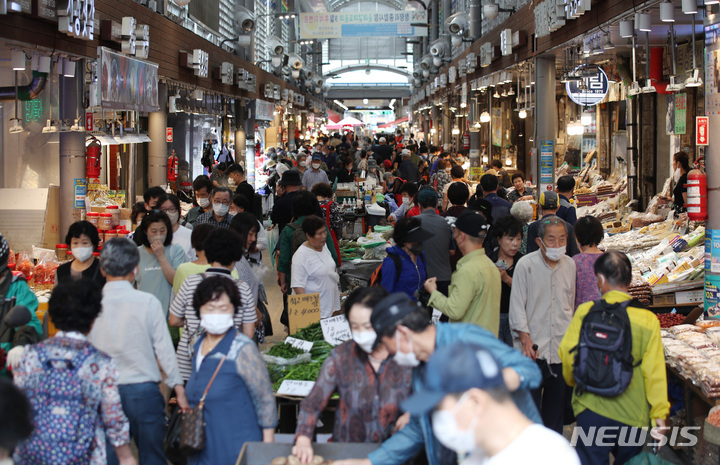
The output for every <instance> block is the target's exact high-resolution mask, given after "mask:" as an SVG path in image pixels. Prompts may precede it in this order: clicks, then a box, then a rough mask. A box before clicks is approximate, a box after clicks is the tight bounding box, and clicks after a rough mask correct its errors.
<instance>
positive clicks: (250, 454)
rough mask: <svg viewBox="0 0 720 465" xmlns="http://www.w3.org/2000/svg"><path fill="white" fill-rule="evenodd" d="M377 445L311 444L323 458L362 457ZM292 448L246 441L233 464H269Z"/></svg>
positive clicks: (289, 451)
mask: <svg viewBox="0 0 720 465" xmlns="http://www.w3.org/2000/svg"><path fill="white" fill-rule="evenodd" d="M378 447H380V444H376V443H348V442H346V443H327V444H313V451H315V455H322V456H323V457H324V458H325V460H343V459H362V458H366V457H367V456H368V454H369V453H370V452H372V451H374V450H375V449H377V448H378ZM292 448H293V445H292V444H280V443H265V442H246V443H245V445H244V446H243V448H242V450H241V451H240V455H239V456H238V459H237V462H235V465H270V462H272V460H273V459H274V458H276V457H287V456H288V455H290V454H291V451H292Z"/></svg>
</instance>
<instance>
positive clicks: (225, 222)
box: [195, 187, 233, 228]
mask: <svg viewBox="0 0 720 465" xmlns="http://www.w3.org/2000/svg"><path fill="white" fill-rule="evenodd" d="M232 197H233V193H232V191H231V190H230V189H228V188H227V187H216V188H214V189H213V191H212V194H211V195H210V200H211V201H212V210H211V211H208V212H207V213H203V214H202V215H200V216H199V217H198V219H197V221H196V222H195V224H204V223H209V224H211V225H213V226H215V227H217V228H229V227H230V220H232V218H230V215H228V213H230V204H231V203H232Z"/></svg>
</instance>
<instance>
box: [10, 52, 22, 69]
mask: <svg viewBox="0 0 720 465" xmlns="http://www.w3.org/2000/svg"><path fill="white" fill-rule="evenodd" d="M12 69H13V70H14V71H25V52H23V51H22V50H13V51H12Z"/></svg>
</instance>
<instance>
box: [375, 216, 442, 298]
mask: <svg viewBox="0 0 720 465" xmlns="http://www.w3.org/2000/svg"><path fill="white" fill-rule="evenodd" d="M431 237H433V233H431V232H430V231H427V230H425V229H423V228H422V223H421V222H420V220H419V219H418V218H403V219H401V220H400V221H398V222H397V224H396V225H395V231H394V232H393V240H394V241H395V245H394V246H393V247H389V248H388V249H387V250H386V252H387V254H388V256H387V257H385V259H384V260H383V263H382V268H381V271H380V272H381V274H382V279H381V280H380V285H381V286H382V287H383V288H385V290H386V291H388V292H404V293H405V294H407V295H408V296H409V297H410V298H411V299H415V300H417V297H418V292H419V291H420V290H421V289H422V286H423V283H424V282H425V279H426V277H427V258H426V257H425V253H424V252H423V242H424V241H426V240H428V239H430V238H431Z"/></svg>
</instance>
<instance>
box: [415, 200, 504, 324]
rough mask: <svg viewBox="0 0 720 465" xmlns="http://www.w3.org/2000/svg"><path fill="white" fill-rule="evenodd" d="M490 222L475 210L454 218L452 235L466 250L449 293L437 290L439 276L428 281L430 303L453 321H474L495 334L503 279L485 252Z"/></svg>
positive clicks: (453, 276) (461, 249) (427, 288)
mask: <svg viewBox="0 0 720 465" xmlns="http://www.w3.org/2000/svg"><path fill="white" fill-rule="evenodd" d="M488 229H490V225H489V224H488V223H487V221H485V218H484V217H483V216H482V215H481V214H479V213H475V212H474V211H472V210H466V211H465V212H463V213H462V214H461V215H460V216H459V217H458V218H457V220H455V231H454V233H453V237H454V239H455V243H456V244H457V245H458V248H459V249H460V251H461V252H462V254H463V258H461V259H460V261H458V266H457V270H456V271H455V272H454V273H453V274H452V280H451V281H450V288H449V290H448V294H447V296H446V295H444V294H443V293H442V292H440V291H439V290H438V287H437V278H434V277H433V278H430V279H428V280H427V281H425V290H426V291H428V292H429V293H430V300H429V301H428V305H429V306H431V307H433V308H436V309H438V310H440V311H441V312H442V313H443V314H445V315H447V316H448V317H450V321H451V322H458V321H459V322H463V323H474V324H476V325H478V326H480V327H482V328H485V329H487V330H488V331H490V332H491V333H493V334H494V335H495V336H497V335H498V330H499V329H500V296H501V287H502V285H501V281H500V273H499V272H498V269H497V267H496V266H495V265H494V264H493V262H492V261H491V260H490V259H489V258H488V257H487V255H486V254H485V249H483V240H484V239H485V236H486V235H487V231H488Z"/></svg>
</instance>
